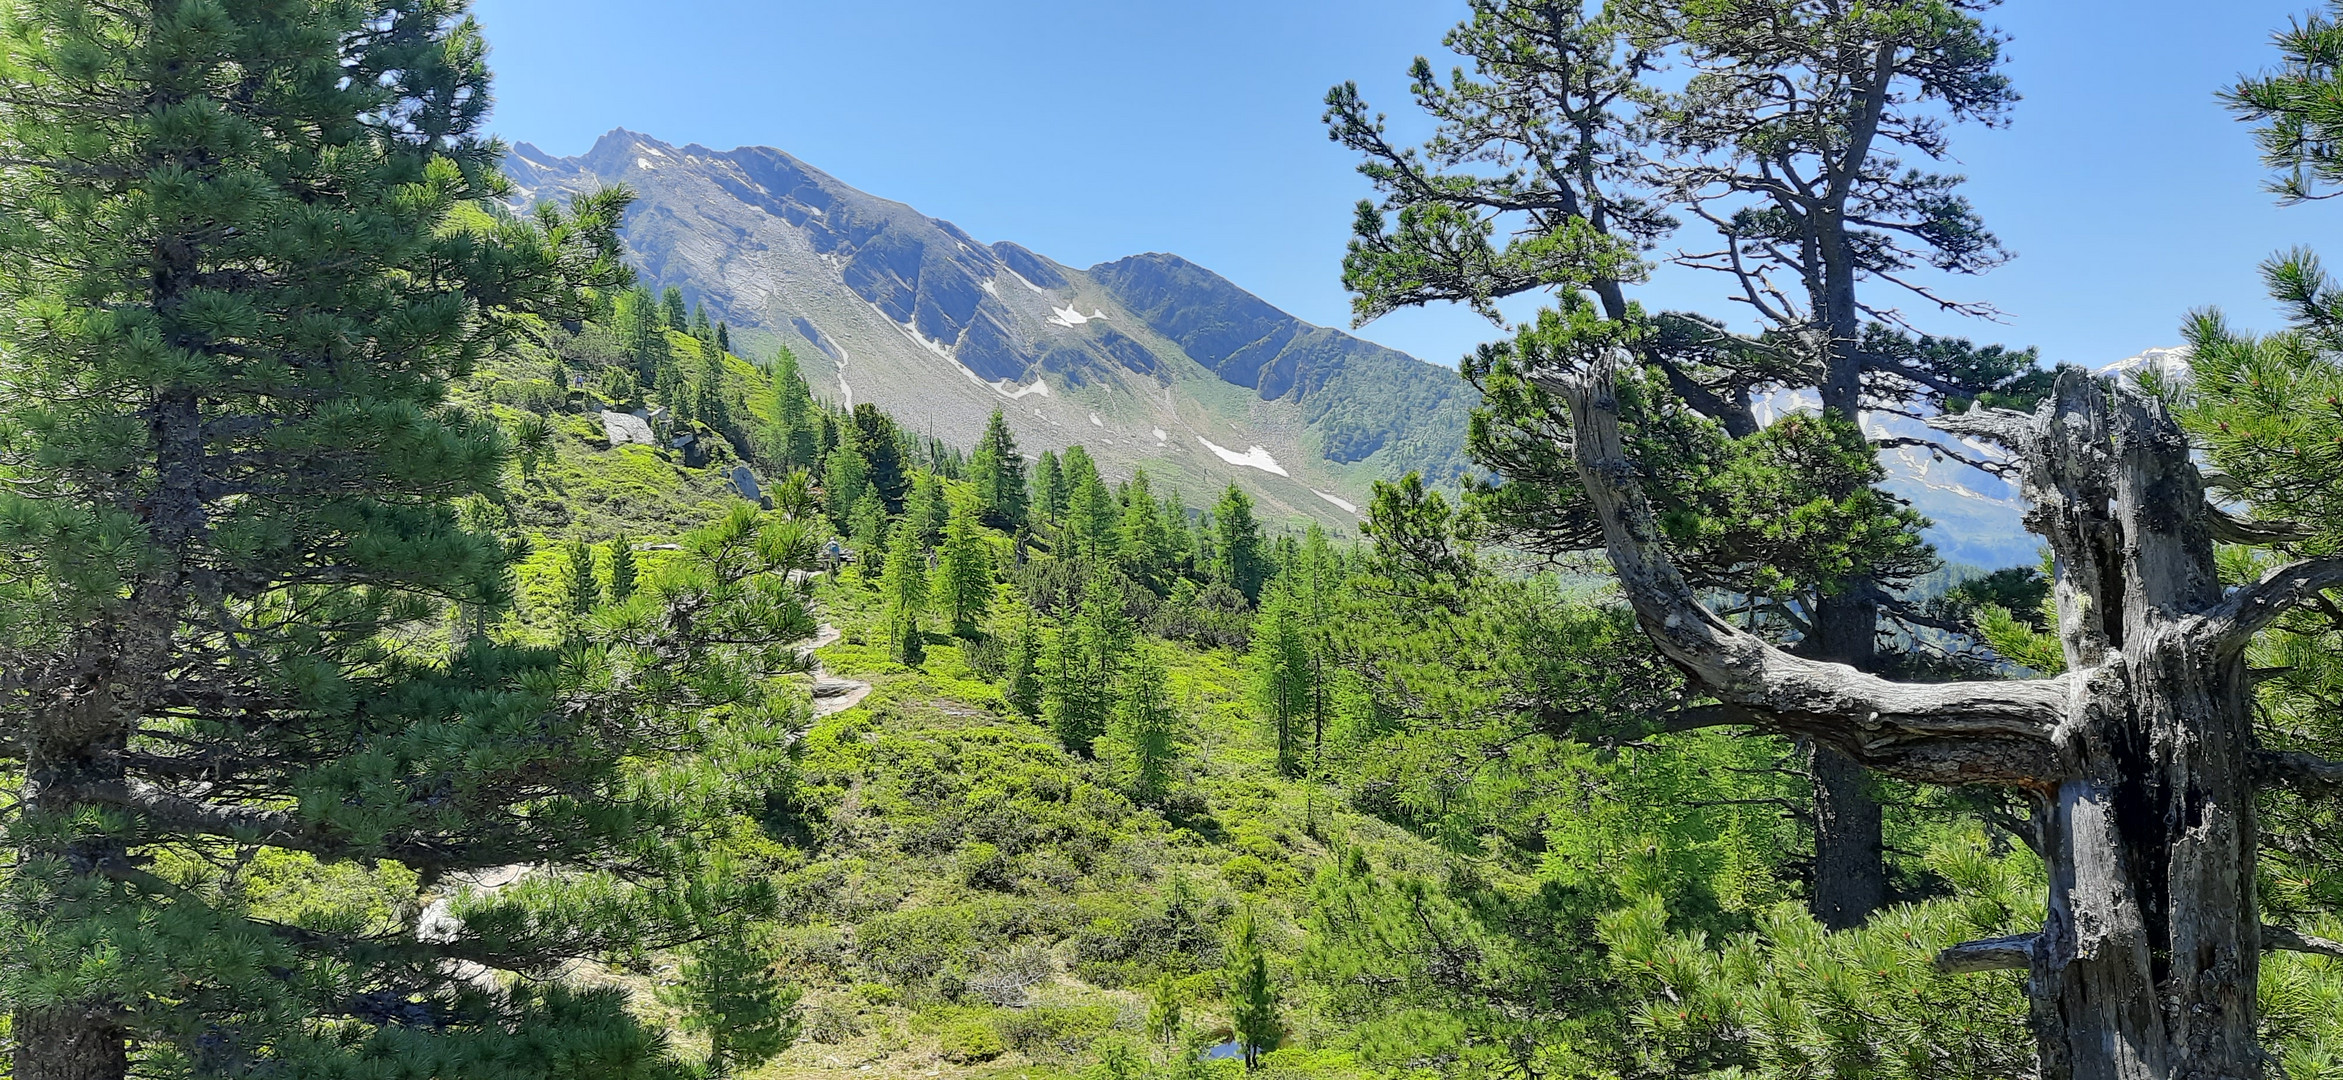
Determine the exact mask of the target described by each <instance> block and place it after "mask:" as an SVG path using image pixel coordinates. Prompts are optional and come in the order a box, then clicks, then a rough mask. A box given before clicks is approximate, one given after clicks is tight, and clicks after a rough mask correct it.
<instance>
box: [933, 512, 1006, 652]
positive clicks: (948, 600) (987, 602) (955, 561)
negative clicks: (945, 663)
mask: <svg viewBox="0 0 2343 1080" xmlns="http://www.w3.org/2000/svg"><path fill="white" fill-rule="evenodd" d="M983 513H984V511H983V509H982V507H980V506H979V505H978V504H977V502H976V501H975V499H973V498H967V497H963V498H960V499H956V500H954V502H953V505H952V517H951V520H950V521H949V522H948V523H946V524H945V526H944V547H943V553H942V555H941V556H940V558H939V559H938V561H937V564H936V575H937V576H938V577H939V578H941V579H942V581H941V582H939V585H940V589H941V591H942V593H943V600H944V608H945V614H946V615H947V616H948V617H950V619H951V620H952V634H953V636H955V637H960V638H974V637H976V636H977V635H978V634H979V633H982V632H983V628H984V621H985V618H986V617H987V616H989V615H990V614H992V601H993V552H992V546H991V545H990V544H987V543H986V542H985V539H984V533H983V532H982V531H980V530H981V526H979V525H978V524H977V518H978V516H979V515H981V514H983Z"/></svg>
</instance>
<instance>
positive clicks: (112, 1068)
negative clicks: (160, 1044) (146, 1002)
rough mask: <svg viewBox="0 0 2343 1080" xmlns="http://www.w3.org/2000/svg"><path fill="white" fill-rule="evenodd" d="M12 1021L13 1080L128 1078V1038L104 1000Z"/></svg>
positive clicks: (23, 1013) (28, 1012) (22, 1013)
mask: <svg viewBox="0 0 2343 1080" xmlns="http://www.w3.org/2000/svg"><path fill="white" fill-rule="evenodd" d="M11 1023H12V1024H13V1025H14V1027H13V1029H12V1034H13V1036H14V1038H15V1040H16V1062H15V1064H16V1080H122V1078H123V1077H124V1076H127V1075H129V1072H130V1055H129V1052H128V1045H129V1042H128V1034H127V1033H126V1032H125V1031H124V1030H123V1029H122V1025H121V1024H119V1023H117V1022H115V1019H114V1014H113V1012H112V1009H111V1006H109V1005H108V1004H107V1003H105V1002H88V1003H86V1007H84V1008H71V1007H64V1008H51V1009H31V1010H24V1011H20V1012H18V1013H17V1014H16V1015H15V1016H14V1017H13V1018H12V1020H11Z"/></svg>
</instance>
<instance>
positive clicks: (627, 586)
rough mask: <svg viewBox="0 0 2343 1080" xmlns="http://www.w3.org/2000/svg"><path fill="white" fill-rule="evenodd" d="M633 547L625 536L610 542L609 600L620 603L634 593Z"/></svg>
mask: <svg viewBox="0 0 2343 1080" xmlns="http://www.w3.org/2000/svg"><path fill="white" fill-rule="evenodd" d="M635 573H636V571H635V548H634V545H633V544H630V543H627V540H626V538H625V537H623V536H622V537H619V538H618V539H616V540H613V541H611V542H610V590H609V596H610V602H611V603H614V604H615V603H620V602H622V601H624V600H625V599H626V598H627V597H630V596H633V595H634V594H635Z"/></svg>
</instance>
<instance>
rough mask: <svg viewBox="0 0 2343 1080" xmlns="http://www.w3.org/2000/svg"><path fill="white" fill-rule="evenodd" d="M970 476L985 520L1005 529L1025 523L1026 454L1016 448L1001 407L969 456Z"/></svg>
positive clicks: (987, 423)
mask: <svg viewBox="0 0 2343 1080" xmlns="http://www.w3.org/2000/svg"><path fill="white" fill-rule="evenodd" d="M968 479H969V480H970V481H972V482H973V483H975V485H976V502H977V505H978V506H979V507H980V508H981V509H982V511H983V513H984V523H985V524H987V525H990V526H992V527H993V528H996V529H999V530H1001V531H1003V532H1015V531H1017V530H1018V529H1020V528H1023V527H1024V525H1025V509H1026V490H1025V455H1023V454H1020V453H1018V452H1017V439H1016V437H1015V436H1013V435H1011V434H1010V433H1009V421H1008V419H1007V418H1006V417H1005V416H1003V415H1002V413H1001V410H999V409H994V410H993V415H992V419H991V420H988V421H986V422H985V425H984V437H983V438H981V439H979V440H977V443H976V453H975V454H974V455H972V456H971V457H970V458H969V459H968Z"/></svg>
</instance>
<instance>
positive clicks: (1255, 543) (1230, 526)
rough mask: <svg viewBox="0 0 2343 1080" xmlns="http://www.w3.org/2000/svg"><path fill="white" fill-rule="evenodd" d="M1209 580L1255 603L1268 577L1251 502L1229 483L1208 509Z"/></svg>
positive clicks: (1266, 552)
mask: <svg viewBox="0 0 2343 1080" xmlns="http://www.w3.org/2000/svg"><path fill="white" fill-rule="evenodd" d="M1212 532H1213V537H1212V539H1213V543H1212V579H1213V580H1214V581H1218V582H1220V583H1221V584H1223V585H1226V586H1228V587H1229V588H1232V589H1235V590H1236V591H1238V592H1240V593H1243V594H1244V595H1245V599H1246V601H1248V602H1256V603H1257V602H1259V601H1260V599H1261V585H1262V583H1263V582H1265V581H1267V580H1268V578H1269V570H1270V565H1269V553H1268V550H1267V546H1266V545H1265V544H1264V543H1263V541H1262V538H1261V526H1260V524H1259V523H1257V522H1255V521H1254V520H1253V500H1252V499H1251V498H1250V497H1248V496H1246V494H1245V493H1244V492H1243V491H1241V490H1239V489H1238V488H1237V486H1236V485H1235V484H1230V485H1229V486H1228V490H1227V491H1224V492H1222V493H1221V495H1220V501H1219V502H1217V503H1214V504H1213V506H1212Z"/></svg>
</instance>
